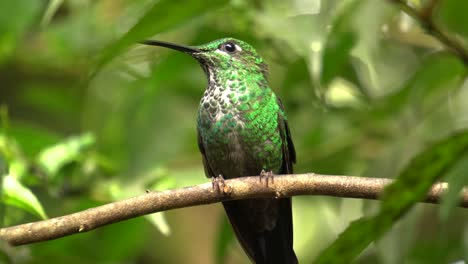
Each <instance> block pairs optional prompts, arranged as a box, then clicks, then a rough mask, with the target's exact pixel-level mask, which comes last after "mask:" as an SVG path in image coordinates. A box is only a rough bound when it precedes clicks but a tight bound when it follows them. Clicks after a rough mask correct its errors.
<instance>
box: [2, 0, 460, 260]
mask: <svg viewBox="0 0 468 264" xmlns="http://www.w3.org/2000/svg"><path fill="white" fill-rule="evenodd" d="M390 2H392V1H389V0H387V1H385V0H380V1H375V0H347V1H340V0H329V1H320V0H305V1H290V2H288V1H277V0H272V1H246V0H231V1H192V0H188V1H183V2H181V3H179V2H175V1H170V0H159V1H156V0H135V1H124V0H118V1H115V0H99V1H90V0H68V1H60V0H50V1H45V0H16V1H0V104H1V107H0V176H1V180H0V198H1V203H0V223H1V225H2V226H9V225H15V224H20V223H25V222H31V221H37V220H39V219H40V218H44V217H46V216H50V217H53V216H60V215H64V214H68V213H71V212H76V211H79V210H84V209H86V208H89V207H93V206H97V205H99V204H102V203H106V202H111V201H115V200H120V199H124V198H126V197H130V196H135V195H139V194H142V193H144V192H145V190H147V189H151V190H164V189H167V188H176V187H182V186H187V185H192V184H197V183H202V182H204V181H207V179H206V178H205V177H204V173H203V169H202V165H201V161H200V155H199V153H198V149H197V144H196V135H195V117H196V109H197V107H198V103H199V99H200V98H201V95H202V93H203V89H204V87H205V85H206V80H205V76H204V74H203V71H202V70H201V68H200V67H199V66H198V65H197V63H196V62H195V61H194V60H193V59H191V58H190V57H188V56H185V55H184V54H179V53H176V52H172V51H169V50H165V49H158V48H154V47H146V46H142V45H138V44H135V43H136V42H138V41H140V40H142V39H145V38H154V39H159V40H165V41H172V42H176V43H182V44H195V45H196V44H202V43H205V42H208V41H211V40H213V39H216V38H221V37H226V36H232V37H236V38H240V39H243V40H245V41H247V42H249V43H251V44H252V45H253V46H255V47H256V48H257V50H258V51H259V52H260V54H262V56H263V57H264V58H265V59H266V61H267V62H268V63H269V66H270V84H271V86H272V87H273V89H274V90H275V91H276V93H277V94H278V95H279V96H280V97H281V98H282V100H283V103H284V104H285V108H286V112H287V114H288V119H289V122H290V127H291V130H292V135H293V139H294V142H295V145H296V148H297V156H298V164H297V165H296V171H297V172H317V173H323V174H342V175H362V176H368V177H386V178H397V177H400V178H399V179H398V181H397V182H396V183H395V185H393V187H391V188H389V189H388V190H387V192H386V196H385V202H383V203H381V202H378V201H362V200H357V199H338V198H329V197H296V198H294V225H295V227H294V228H295V230H294V231H295V238H294V239H295V249H296V252H297V254H298V257H299V259H300V261H301V263H311V262H313V261H314V260H315V259H317V257H318V256H319V255H320V253H321V252H322V251H323V250H324V249H325V248H327V247H329V246H330V245H331V246H330V248H329V250H327V251H325V252H326V253H325V254H327V255H322V256H321V258H320V259H321V260H322V261H323V262H327V261H329V262H336V263H339V262H340V261H341V262H345V261H346V262H347V261H348V260H347V259H345V257H347V256H352V257H355V256H358V258H357V259H356V261H357V262H358V263H402V262H404V263H448V262H454V261H456V260H461V259H468V253H467V252H468V242H467V241H468V225H467V223H468V221H467V220H468V211H466V210H464V209H460V208H457V207H456V204H457V201H458V195H459V191H460V190H461V189H462V187H463V186H465V185H468V174H467V173H466V160H467V157H468V156H467V155H468V153H467V151H466V149H467V148H466V132H464V131H466V129H467V128H468V117H467V116H468V104H467V103H466V102H467V100H468V82H467V67H466V64H464V62H463V61H462V60H461V59H460V57H459V56H457V55H454V54H452V53H450V52H449V51H448V50H447V49H444V48H443V46H442V45H441V44H440V43H439V42H438V41H437V40H436V39H434V38H432V37H431V36H430V35H428V34H426V33H425V32H424V30H423V29H421V27H420V26H419V25H418V23H417V22H416V21H415V20H413V19H411V18H410V17H409V16H407V15H406V14H404V13H402V12H401V10H399V9H398V6H397V5H392V4H390ZM409 2H411V5H412V6H413V7H414V8H416V9H418V10H419V9H424V7H425V6H427V5H430V4H431V2H432V1H429V0H428V1H409ZM437 2H440V3H439V4H437V5H436V6H435V7H436V8H435V9H434V13H433V14H432V18H433V19H434V20H433V21H434V22H435V25H436V26H437V27H438V28H439V29H441V31H442V32H443V33H444V34H446V35H447V36H449V39H451V40H452V41H454V42H456V43H459V46H461V47H462V48H463V49H465V50H468V20H467V19H466V17H465V16H466V10H467V2H466V1H465V0H443V1H442V0H441V1H437ZM436 180H443V181H448V182H449V183H450V188H449V191H448V193H447V195H446V199H444V200H443V201H442V205H441V206H435V205H422V204H415V203H416V201H418V200H420V199H421V196H422V195H423V194H424V192H425V190H426V189H427V188H428V186H430V184H432V183H433V182H434V181H436ZM405 213H406V214H405ZM361 217H364V218H361ZM356 219H361V220H359V221H358V222H356V223H354V224H352V225H351V227H350V229H348V230H347V231H345V232H344V233H343V236H341V237H340V238H338V239H336V237H338V235H339V234H340V233H342V232H343V230H344V229H345V228H346V227H347V226H348V225H349V224H350V223H351V222H352V221H353V220H356ZM366 221H368V222H366ZM369 221H370V222H369ZM358 223H366V224H365V225H361V228H359V227H356V226H358V225H359V224H358ZM369 223H372V224H369ZM347 234H348V235H347ZM349 234H357V235H351V236H349ZM346 237H348V239H343V238H346ZM335 240H336V241H335ZM371 242H373V243H371ZM369 243H371V244H370V246H369ZM333 249H335V251H333ZM45 262H47V263H64V262H66V263H70V264H72V263H88V262H89V263H248V260H247V258H246V257H245V255H244V253H243V252H242V250H241V249H240V248H239V245H238V244H237V242H235V241H234V240H233V236H232V232H231V231H230V229H229V226H228V225H227V224H226V219H225V217H224V215H223V212H222V210H221V206H219V205H216V204H215V205H209V206H200V207H194V208H184V209H179V210H174V211H169V212H165V213H164V214H161V213H159V214H155V215H150V216H147V217H144V218H138V219H133V220H129V221H126V222H124V223H118V224H113V225H111V226H108V227H104V228H100V229H98V230H95V231H92V232H89V233H85V234H80V235H75V236H71V237H66V238H63V239H59V240H54V241H49V242H44V243H40V244H35V245H29V246H23V247H18V248H14V247H10V246H8V245H7V244H6V243H3V242H0V263H45Z"/></svg>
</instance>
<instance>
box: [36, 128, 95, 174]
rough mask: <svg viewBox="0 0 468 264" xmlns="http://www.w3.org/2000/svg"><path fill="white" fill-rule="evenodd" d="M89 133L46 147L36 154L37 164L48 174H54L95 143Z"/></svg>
mask: <svg viewBox="0 0 468 264" xmlns="http://www.w3.org/2000/svg"><path fill="white" fill-rule="evenodd" d="M95 141H96V140H95V137H94V135H93V134H91V133H85V134H83V135H80V136H76V137H71V138H69V139H67V140H65V141H64V142H62V143H59V144H57V145H54V146H52V147H49V148H46V149H44V150H43V151H41V152H40V153H39V155H38V159H37V161H38V164H39V166H41V168H43V169H44V170H45V171H46V172H47V173H49V175H50V176H52V177H53V176H55V175H56V174H57V173H58V172H59V170H60V169H61V168H62V167H63V166H65V165H66V164H68V163H70V162H72V161H75V160H77V159H78V158H79V157H80V155H81V154H82V153H83V151H85V150H86V149H88V148H89V147H90V146H92V145H93V144H94V143H95Z"/></svg>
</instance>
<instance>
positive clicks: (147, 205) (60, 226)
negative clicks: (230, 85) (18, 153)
mask: <svg viewBox="0 0 468 264" xmlns="http://www.w3.org/2000/svg"><path fill="white" fill-rule="evenodd" d="M391 182H392V180H390V179H381V178H365V177H354V176H334V175H319V174H314V173H307V174H294V175H276V176H275V177H274V182H273V183H270V184H269V186H268V187H266V186H265V183H264V182H263V183H261V182H260V181H259V177H258V176H252V177H243V178H237V179H230V180H226V181H225V186H224V188H223V192H219V191H218V192H217V191H215V190H214V188H213V185H212V184H211V183H205V184H200V185H196V186H191V187H186V188H180V189H174V190H167V191H162V192H149V193H146V194H143V195H140V196H137V197H134V198H130V199H126V200H123V201H119V202H114V203H109V204H105V205H102V206H98V207H95V208H91V209H87V210H84V211H81V212H77V213H73V214H70V215H65V216H60V217H56V218H51V219H48V220H44V221H39V222H33V223H27V224H22V225H18V226H12V227H6V228H1V229H0V239H3V240H5V241H7V242H8V243H10V244H12V245H23V244H30V243H34V242H40V241H45V240H52V239H56V238H60V237H64V236H68V235H72V234H76V233H82V232H87V231H90V230H93V229H96V228H98V227H101V226H104V225H108V224H111V223H115V222H120V221H123V220H126V219H130V218H134V217H138V216H142V215H146V214H151V213H156V212H161V211H166V210H170V209H176V208H183V207H189V206H195V205H202V204H210V203H216V202H220V201H227V200H237V199H246V198H265V197H276V198H281V197H290V196H295V195H326V196H335V197H344V198H362V199H378V196H379V194H380V193H381V192H382V190H383V189H384V187H385V186H386V185H387V184H389V183H391ZM446 189H447V184H446V183H438V184H435V185H434V186H433V187H432V189H431V190H430V192H429V193H428V195H427V197H426V199H425V200H424V202H426V203H437V202H438V201H439V200H440V197H441V195H442V194H443V193H444V191H446ZM460 206H461V207H465V208H468V189H467V188H465V189H464V190H463V195H462V200H461V202H460Z"/></svg>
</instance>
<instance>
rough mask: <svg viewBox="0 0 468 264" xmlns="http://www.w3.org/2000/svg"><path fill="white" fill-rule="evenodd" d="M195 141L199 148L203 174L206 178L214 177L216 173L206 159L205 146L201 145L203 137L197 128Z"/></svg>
mask: <svg viewBox="0 0 468 264" xmlns="http://www.w3.org/2000/svg"><path fill="white" fill-rule="evenodd" d="M197 141H198V149H199V150H200V153H201V155H202V161H203V169H204V170H205V176H206V177H207V178H213V177H216V175H215V174H214V172H213V170H212V169H211V167H210V164H209V163H208V161H207V160H206V152H205V147H203V139H202V137H201V135H200V131H198V129H197Z"/></svg>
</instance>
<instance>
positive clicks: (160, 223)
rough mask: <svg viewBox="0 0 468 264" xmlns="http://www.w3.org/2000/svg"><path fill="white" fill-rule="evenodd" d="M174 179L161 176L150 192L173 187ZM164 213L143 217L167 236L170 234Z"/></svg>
mask: <svg viewBox="0 0 468 264" xmlns="http://www.w3.org/2000/svg"><path fill="white" fill-rule="evenodd" d="M175 185H176V184H175V179H174V178H173V177H170V176H161V177H159V178H158V179H157V181H156V183H155V184H153V186H152V188H151V189H152V190H155V191H163V190H167V189H170V188H174V187H175ZM165 215H166V214H165V213H164V212H159V213H155V214H151V215H147V216H145V217H146V218H147V219H148V220H149V221H150V222H151V223H152V224H153V225H154V226H155V227H156V228H157V229H158V230H159V231H160V232H161V233H162V234H163V235H165V236H169V235H170V234H171V227H170V226H169V224H168V223H167V221H166V217H165Z"/></svg>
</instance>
